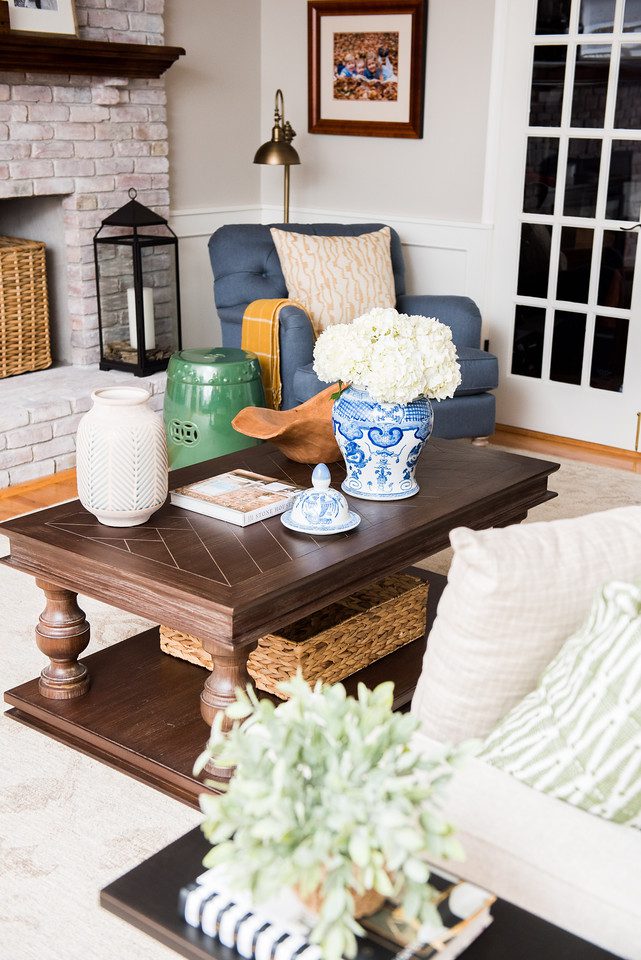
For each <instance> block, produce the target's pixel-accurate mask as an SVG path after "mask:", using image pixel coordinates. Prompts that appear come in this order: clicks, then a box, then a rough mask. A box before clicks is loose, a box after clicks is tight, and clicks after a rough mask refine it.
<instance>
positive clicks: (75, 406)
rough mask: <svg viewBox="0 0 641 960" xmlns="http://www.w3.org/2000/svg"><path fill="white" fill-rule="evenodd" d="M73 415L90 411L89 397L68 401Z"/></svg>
mask: <svg viewBox="0 0 641 960" xmlns="http://www.w3.org/2000/svg"><path fill="white" fill-rule="evenodd" d="M69 402H70V404H71V409H72V410H73V412H74V413H86V412H87V410H89V409H91V397H89V396H87V397H75V398H73V399H72V400H70V401H69Z"/></svg>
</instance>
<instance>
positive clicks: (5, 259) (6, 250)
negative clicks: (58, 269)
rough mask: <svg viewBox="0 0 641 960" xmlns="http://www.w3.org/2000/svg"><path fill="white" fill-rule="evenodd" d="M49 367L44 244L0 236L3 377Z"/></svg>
mask: <svg viewBox="0 0 641 960" xmlns="http://www.w3.org/2000/svg"><path fill="white" fill-rule="evenodd" d="M50 366H51V345H50V341H49V301H48V298H47V274H46V266H45V245H44V243H38V242H37V241H35V240H21V239H19V238H17V237H0V377H10V376H12V375H13V374H16V373H27V372H29V371H31V370H44V369H45V367H50Z"/></svg>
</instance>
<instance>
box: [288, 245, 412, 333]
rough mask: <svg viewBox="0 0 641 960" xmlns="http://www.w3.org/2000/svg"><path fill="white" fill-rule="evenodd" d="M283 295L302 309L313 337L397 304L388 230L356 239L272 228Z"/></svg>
mask: <svg viewBox="0 0 641 960" xmlns="http://www.w3.org/2000/svg"><path fill="white" fill-rule="evenodd" d="M271 235H272V238H273V241H274V245H275V247H276V252H277V254H278V259H279V260H280V265H281V268H282V271H283V276H284V277H285V283H286V284H287V295H288V296H289V297H290V298H291V299H292V300H298V301H299V303H302V305H303V306H304V307H305V309H306V310H307V312H308V314H309V317H310V320H311V321H312V325H313V327H314V332H315V333H316V335H317V336H318V335H319V334H320V333H322V332H323V330H325V329H326V327H328V326H330V325H331V324H334V323H350V322H351V321H352V320H353V319H354V317H360V316H361V315H362V314H364V313H367V312H368V311H369V310H373V309H374V307H393V306H395V305H396V288H395V286H394V271H393V269H392V255H391V233H390V228H389V227H383V228H382V229H381V230H374V231H372V232H371V233H361V234H359V236H357V237H320V236H316V235H310V234H306V233H294V232H293V231H291V230H279V229H278V228H277V227H272V228H271Z"/></svg>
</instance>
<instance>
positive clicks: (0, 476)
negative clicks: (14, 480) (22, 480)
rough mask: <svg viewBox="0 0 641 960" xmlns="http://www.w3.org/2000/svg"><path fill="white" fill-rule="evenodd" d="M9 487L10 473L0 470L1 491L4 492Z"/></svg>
mask: <svg viewBox="0 0 641 960" xmlns="http://www.w3.org/2000/svg"><path fill="white" fill-rule="evenodd" d="M8 486H9V471H8V470H0V490H4V489H5V487H8Z"/></svg>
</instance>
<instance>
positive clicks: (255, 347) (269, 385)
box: [240, 297, 311, 410]
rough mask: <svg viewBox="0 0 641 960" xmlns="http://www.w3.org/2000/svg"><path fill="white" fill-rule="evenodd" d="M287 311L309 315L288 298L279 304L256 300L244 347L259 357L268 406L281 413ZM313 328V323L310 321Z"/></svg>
mask: <svg viewBox="0 0 641 960" xmlns="http://www.w3.org/2000/svg"><path fill="white" fill-rule="evenodd" d="M283 307H298V308H299V309H300V310H303V311H304V312H305V313H307V311H306V310H305V308H304V307H303V306H302V304H300V303H299V302H298V300H289V299H287V298H286V297H284V298H282V299H280V300H278V299H273V300H253V301H252V302H251V303H250V304H248V305H247V308H246V310H245V313H244V314H243V330H242V335H241V343H240V345H241V347H242V349H243V350H250V351H251V352H252V353H255V354H256V355H257V357H258V360H259V362H260V372H261V377H262V381H263V387H264V389H265V404H266V406H268V407H271V408H272V409H273V410H280V405H281V403H282V399H283V385H282V383H281V379H280V346H279V329H278V328H279V320H280V311H281V310H282V309H283ZM310 325H311V320H310Z"/></svg>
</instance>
